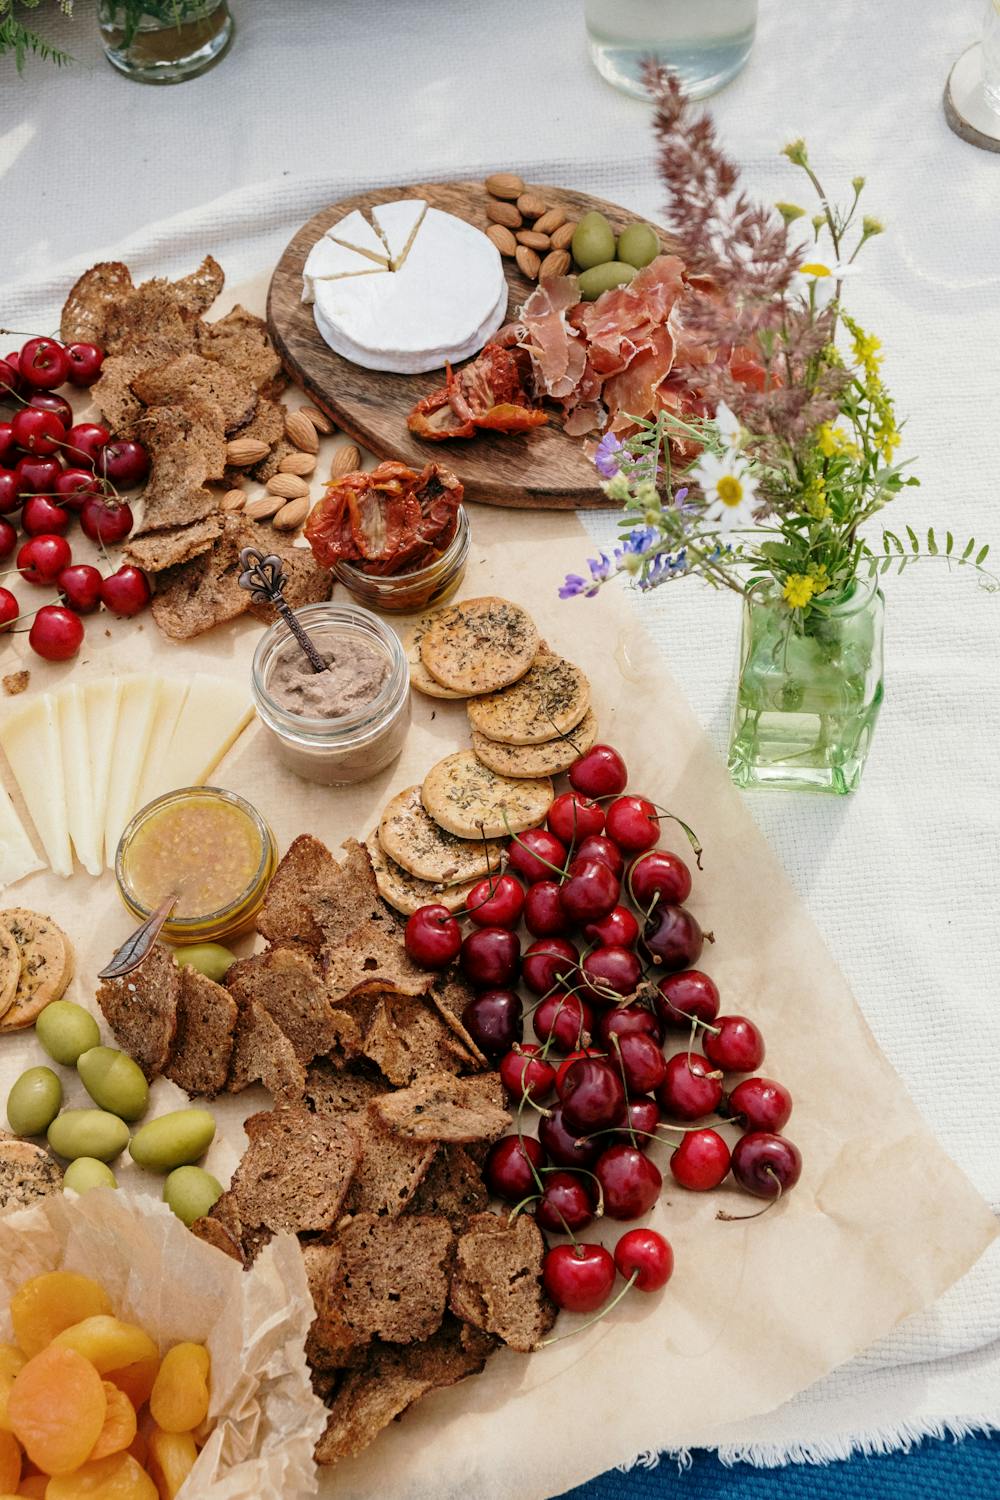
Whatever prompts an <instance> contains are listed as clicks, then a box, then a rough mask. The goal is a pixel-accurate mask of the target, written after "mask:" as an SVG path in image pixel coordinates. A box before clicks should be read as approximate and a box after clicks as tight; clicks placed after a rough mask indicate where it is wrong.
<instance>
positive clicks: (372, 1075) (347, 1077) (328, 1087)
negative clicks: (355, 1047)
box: [303, 1057, 389, 1115]
mask: <svg viewBox="0 0 1000 1500" xmlns="http://www.w3.org/2000/svg"><path fill="white" fill-rule="evenodd" d="M388 1087H389V1085H388V1084H387V1083H386V1081H385V1079H384V1078H383V1077H382V1076H381V1074H379V1073H378V1072H377V1071H376V1070H375V1069H373V1068H372V1069H366V1070H365V1071H362V1070H361V1069H359V1068H356V1067H352V1066H346V1067H345V1066H344V1064H343V1063H341V1062H339V1061H334V1059H332V1058H329V1057H318V1058H317V1059H316V1060H315V1062H314V1063H313V1064H312V1067H311V1068H310V1069H309V1071H308V1072H307V1074H306V1086H305V1090H304V1093H303V1097H304V1100H305V1103H306V1106H307V1107H308V1108H309V1109H311V1110H314V1111H315V1112H316V1114H319V1115H325V1114H331V1115H354V1114H359V1113H362V1112H363V1111H364V1110H366V1109H367V1108H368V1106H369V1104H370V1103H371V1102H372V1100H373V1099H377V1098H378V1096H379V1095H380V1094H384V1093H385V1092H386V1090H387V1088H388Z"/></svg>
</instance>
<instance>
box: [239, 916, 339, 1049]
mask: <svg viewBox="0 0 1000 1500" xmlns="http://www.w3.org/2000/svg"><path fill="white" fill-rule="evenodd" d="M226 988H227V989H228V990H229V991H230V992H231V993H232V994H233V995H234V996H235V998H236V1000H237V1001H238V1002H239V1005H240V1007H241V1008H242V1007H243V1006H245V1005H249V1004H250V1002H251V1001H253V1000H256V1001H257V1003H258V1004H260V1005H263V1007H264V1009H265V1010H266V1011H267V1012H268V1014H269V1015H270V1017H271V1019H272V1021H274V1023H275V1024H276V1025H277V1026H278V1027H279V1028H280V1029H281V1030H282V1031H283V1032H284V1034H285V1036H286V1037H287V1038H288V1040H289V1041H290V1042H291V1044H292V1049H293V1051H294V1052H295V1056H296V1057H297V1058H298V1060H299V1062H301V1063H307V1064H308V1063H311V1062H312V1060H313V1058H314V1057H320V1056H324V1055H326V1054H327V1053H329V1052H332V1051H333V1049H334V1048H335V1047H337V1046H338V1045H339V1043H340V1037H341V1026H342V1022H340V1023H338V1017H337V1015H336V1013H335V1011H334V1009H333V1006H332V1005H331V1004H330V999H329V995H328V993H327V989H326V984H325V983H324V980H323V975H322V973H321V972H320V968H319V965H318V964H317V963H316V961H315V959H313V958H312V957H311V956H310V955H309V953H307V952H306V951H305V950H304V949H302V948H299V947H296V946H295V945H293V944H291V943H284V944H282V943H279V944H277V945H275V946H274V947H273V948H266V949H265V950H264V952H263V953H255V954H253V955H252V956H251V957H250V958H241V959H238V960H237V962H236V963H235V964H233V965H232V967H231V969H230V971H229V972H228V973H227V975H226ZM344 1019H346V1018H344ZM355 1029H356V1028H355ZM357 1040H358V1043H359V1045H360V1040H361V1033H360V1031H358V1033H357Z"/></svg>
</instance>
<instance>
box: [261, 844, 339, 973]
mask: <svg viewBox="0 0 1000 1500" xmlns="http://www.w3.org/2000/svg"><path fill="white" fill-rule="evenodd" d="M336 869H337V861H336V860H335V859H334V857H333V855H332V854H331V853H330V851H329V849H328V848H327V847H326V845H325V844H321V843H320V841H319V839H314V838H313V836H312V834H311V833H300V834H299V836H298V838H297V839H293V840H292V842H291V843H290V844H289V846H288V848H287V850H286V851H285V854H284V857H283V858H282V860H281V862H280V863H279V865H278V868H277V869H276V870H275V872H274V876H273V879H272V880H271V884H270V885H269V886H268V888H267V897H266V899H265V901H264V905H263V906H262V907H261V909H260V915H259V916H258V918H257V931H258V932H259V933H260V935H261V937H265V938H267V940H268V942H271V943H283V942H289V943H306V944H307V945H308V946H309V947H310V948H319V947H320V945H321V944H322V942H323V929H322V928H321V927H320V925H319V923H318V922H317V920H316V914H315V896H314V892H315V891H316V890H318V889H322V888H323V887H325V886H326V885H327V884H328V883H329V882H330V881H331V880H333V879H334V878H335V871H336ZM307 890H308V891H309V895H308V896H307V895H306V894H305V893H306V891H307Z"/></svg>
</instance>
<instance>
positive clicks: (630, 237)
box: [618, 224, 660, 269]
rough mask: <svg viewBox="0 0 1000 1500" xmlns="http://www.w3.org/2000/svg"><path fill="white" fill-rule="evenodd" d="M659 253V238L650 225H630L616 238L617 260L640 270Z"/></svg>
mask: <svg viewBox="0 0 1000 1500" xmlns="http://www.w3.org/2000/svg"><path fill="white" fill-rule="evenodd" d="M659 253H660V237H659V235H658V234H657V232H656V230H655V229H654V228H653V226H652V225H651V224H630V225H629V226H628V228H627V229H623V230H622V232H621V234H620V235H619V236H618V259H619V260H623V261H625V262H626V263H627V264H628V265H630V266H635V267H637V268H639V269H641V267H642V266H648V265H649V262H650V261H651V260H655V259H656V257H657V256H658V255H659Z"/></svg>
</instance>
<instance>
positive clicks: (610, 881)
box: [561, 859, 621, 925]
mask: <svg viewBox="0 0 1000 1500" xmlns="http://www.w3.org/2000/svg"><path fill="white" fill-rule="evenodd" d="M620 895H621V886H620V885H619V883H618V879H617V877H616V876H615V874H614V873H613V871H611V870H609V869H608V866H607V865H606V864H602V862H601V861H600V860H597V859H574V860H573V861H572V862H571V863H570V866H569V870H568V871H567V875H566V880H565V881H564V883H563V887H562V898H561V899H562V904H563V910H564V911H565V913H566V915H567V916H568V917H569V919H570V921H571V922H577V923H580V924H581V925H582V924H583V923H584V922H595V921H599V920H600V919H601V917H606V916H607V915H608V912H610V911H613V909H614V908H615V907H616V906H617V905H618V897H619V896H620Z"/></svg>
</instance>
